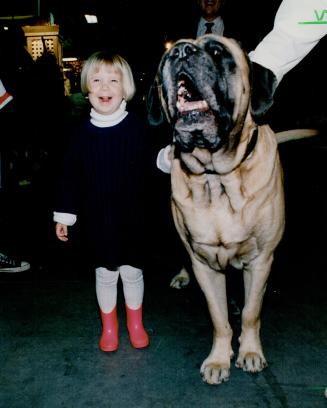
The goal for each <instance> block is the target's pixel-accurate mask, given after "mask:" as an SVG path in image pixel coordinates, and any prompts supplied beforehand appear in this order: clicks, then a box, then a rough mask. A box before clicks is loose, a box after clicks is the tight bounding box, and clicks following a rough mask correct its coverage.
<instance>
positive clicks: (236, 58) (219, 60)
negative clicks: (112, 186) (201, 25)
mask: <svg viewBox="0 0 327 408" xmlns="http://www.w3.org/2000/svg"><path fill="white" fill-rule="evenodd" d="M250 95H251V63H250V61H249V59H248V57H247V55H246V54H245V53H244V52H243V50H242V49H241V47H240V46H239V44H238V43H237V42H236V41H234V40H232V39H228V38H225V37H219V36H216V35H211V34H210V35H205V36H203V37H200V38H198V39H197V40H179V41H177V42H176V43H175V44H174V45H173V47H172V48H170V49H169V50H168V51H167V52H166V53H165V54H164V55H163V57H162V60H161V62H160V65H159V68H158V72H157V76H156V80H155V84H154V85H153V87H152V89H151V91H150V94H149V97H148V109H149V121H150V123H151V124H159V123H160V122H161V121H163V119H164V116H165V117H166V119H167V120H168V122H169V123H170V124H171V125H172V127H173V129H174V142H175V143H176V145H177V146H178V147H179V148H180V149H181V150H182V151H185V152H187V151H192V150H193V149H194V148H195V147H199V148H206V149H208V150H210V151H211V152H215V151H217V150H219V149H220V148H222V147H224V148H226V149H227V150H229V149H233V147H234V146H236V145H237V143H238V139H239V137H240V133H241V131H242V128H243V126H244V121H245V118H246V116H247V114H248V111H249V109H250V110H251V113H252V117H254V118H256V117H257V116H258V115H259V116H260V115H261V114H262V113H263V112H265V111H266V110H267V107H268V105H269V104H270V103H271V100H270V101H269V100H268V99H269V98H266V100H265V99H264V98H262V94H261V95H260V99H261V101H256V102H255V103H251V96H250ZM254 106H255V109H254V108H253V107H254Z"/></svg>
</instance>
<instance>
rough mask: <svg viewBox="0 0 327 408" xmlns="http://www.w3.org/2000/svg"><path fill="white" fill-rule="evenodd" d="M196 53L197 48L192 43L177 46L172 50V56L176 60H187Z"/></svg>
mask: <svg viewBox="0 0 327 408" xmlns="http://www.w3.org/2000/svg"><path fill="white" fill-rule="evenodd" d="M195 52H196V47H195V46H194V45H193V44H190V43H184V42H183V43H180V44H177V45H176V46H175V47H174V48H173V49H172V56H173V57H175V58H187V57H189V56H190V55H192V54H194V53H195Z"/></svg>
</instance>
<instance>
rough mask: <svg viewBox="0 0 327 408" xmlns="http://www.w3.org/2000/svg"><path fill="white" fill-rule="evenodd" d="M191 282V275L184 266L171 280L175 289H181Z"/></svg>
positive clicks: (171, 284)
mask: <svg viewBox="0 0 327 408" xmlns="http://www.w3.org/2000/svg"><path fill="white" fill-rule="evenodd" d="M189 283H190V275H189V273H188V272H187V270H186V269H185V268H182V269H181V270H180V272H179V273H178V274H177V275H175V276H174V277H173V279H172V280H171V282H170V287H172V288H174V289H181V288H184V287H185V286H187V285H188V284H189Z"/></svg>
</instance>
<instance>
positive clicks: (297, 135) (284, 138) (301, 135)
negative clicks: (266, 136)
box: [276, 129, 319, 143]
mask: <svg viewBox="0 0 327 408" xmlns="http://www.w3.org/2000/svg"><path fill="white" fill-rule="evenodd" d="M317 135H319V130H318V129H292V130H284V131H283V132H277V133H276V137H277V143H284V142H289V141H290V140H298V139H305V138H307V137H313V136H317Z"/></svg>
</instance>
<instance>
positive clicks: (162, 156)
mask: <svg viewBox="0 0 327 408" xmlns="http://www.w3.org/2000/svg"><path fill="white" fill-rule="evenodd" d="M170 149H171V145H167V146H166V147H165V148H163V149H161V150H160V152H159V153H158V156H157V167H158V169H160V170H161V171H163V172H164V173H167V174H170V173H171V160H170V159H169V153H170Z"/></svg>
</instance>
